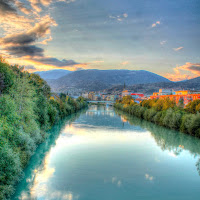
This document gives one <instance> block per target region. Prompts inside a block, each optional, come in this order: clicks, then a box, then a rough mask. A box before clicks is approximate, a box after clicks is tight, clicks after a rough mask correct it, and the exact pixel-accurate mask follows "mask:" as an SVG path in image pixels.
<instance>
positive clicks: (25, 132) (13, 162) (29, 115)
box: [0, 60, 87, 199]
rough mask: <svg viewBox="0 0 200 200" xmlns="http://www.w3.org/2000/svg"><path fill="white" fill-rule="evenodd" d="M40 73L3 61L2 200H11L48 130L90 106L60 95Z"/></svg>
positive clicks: (0, 118) (0, 79) (0, 92)
mask: <svg viewBox="0 0 200 200" xmlns="http://www.w3.org/2000/svg"><path fill="white" fill-rule="evenodd" d="M51 96H52V95H51V89H50V87H49V86H48V84H47V83H46V81H44V80H43V79H41V78H40V76H39V75H37V74H29V73H28V72H26V71H24V70H23V67H20V66H16V65H14V66H11V65H9V64H7V63H5V62H4V61H3V60H1V61H0V158H1V159H0V180H1V181H0V199H9V197H10V195H12V194H13V192H14V188H15V184H16V183H17V182H18V181H19V180H20V178H21V177H22V175H23V169H24V168H25V167H26V165H27V164H28V162H29V159H30V157H31V156H32V155H33V153H34V152H35V150H36V148H37V146H38V144H40V143H42V142H43V141H44V140H45V139H46V138H47V131H48V130H49V129H51V127H52V126H53V125H54V124H56V123H58V122H59V120H61V119H63V118H64V117H66V116H68V115H71V114H72V113H76V112H77V111H78V110H81V109H82V108H85V107H87V101H86V100H85V99H84V98H82V97H79V98H78V99H77V100H74V99H73V98H71V97H69V96H66V95H65V94H60V95H59V96H54V98H52V97H51Z"/></svg>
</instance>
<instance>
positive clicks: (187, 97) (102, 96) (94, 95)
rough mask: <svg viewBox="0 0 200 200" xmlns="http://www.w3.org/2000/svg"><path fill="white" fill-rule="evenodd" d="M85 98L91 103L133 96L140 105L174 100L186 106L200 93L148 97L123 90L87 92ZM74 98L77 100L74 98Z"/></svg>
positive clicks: (163, 91)
mask: <svg viewBox="0 0 200 200" xmlns="http://www.w3.org/2000/svg"><path fill="white" fill-rule="evenodd" d="M81 96H83V97H84V98H86V99H88V100H90V101H116V100H119V99H122V98H123V97H124V96H131V97H132V98H133V99H134V102H136V103H140V102H141V101H143V100H147V99H166V98H169V99H170V100H174V101H175V102H176V103H177V104H178V103H179V102H180V101H181V102H183V104H184V106H186V105H187V104H188V103H189V102H191V101H193V100H196V99H200V91H193V90H174V89H159V91H158V92H155V93H153V94H152V95H147V94H143V93H135V92H133V91H129V90H123V91H122V92H121V93H119V92H118V93H115V94H113V93H104V92H86V93H82V95H81ZM74 98H77V97H76V96H74Z"/></svg>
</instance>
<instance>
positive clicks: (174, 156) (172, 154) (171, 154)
mask: <svg viewBox="0 0 200 200" xmlns="http://www.w3.org/2000/svg"><path fill="white" fill-rule="evenodd" d="M168 155H169V156H171V157H173V158H176V157H177V155H176V154H175V153H174V152H169V153H168Z"/></svg>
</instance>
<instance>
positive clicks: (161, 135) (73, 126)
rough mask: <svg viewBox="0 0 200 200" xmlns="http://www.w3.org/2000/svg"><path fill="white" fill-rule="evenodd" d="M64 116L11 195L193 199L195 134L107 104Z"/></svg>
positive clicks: (199, 144)
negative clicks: (170, 127) (189, 133)
mask: <svg viewBox="0 0 200 200" xmlns="http://www.w3.org/2000/svg"><path fill="white" fill-rule="evenodd" d="M67 119H68V120H66V121H64V122H63V124H62V125H61V126H60V127H57V126H55V127H54V128H55V130H53V133H52V134H51V136H50V140H49V139H47V141H46V142H45V143H44V144H42V145H41V146H40V147H39V148H38V149H37V151H36V153H35V155H34V156H33V157H32V158H31V160H30V162H29V165H28V167H27V169H26V171H25V176H24V178H23V181H21V182H20V183H19V184H18V186H17V190H16V194H15V195H14V196H13V197H12V200H17V199H49V200H50V199H51V200H54V199H73V200H77V199H78V200H85V199H92V200H93V199H95V200H102V199H103V200H106V199H110V198H111V199H115V200H121V199H138V197H140V199H141V200H147V199H155V200H159V199H163V200H169V199H191V198H192V199H198V197H199V194H200V191H199V188H198V185H199V184H200V177H199V174H198V172H199V163H200V161H199V154H200V140H199V139H198V138H195V137H192V136H190V135H187V134H181V133H180V132H178V131H174V130H170V129H167V128H164V127H161V126H157V125H155V124H153V123H150V122H148V121H146V120H142V119H139V118H137V117H134V116H132V115H129V114H127V113H125V112H122V111H120V110H114V109H113V107H112V106H95V105H91V106H90V107H89V108H88V109H87V110H86V112H84V110H83V111H81V113H80V115H79V113H78V114H75V115H71V116H70V117H67ZM54 136H55V137H54ZM48 144H49V145H48ZM169 191H170V192H169Z"/></svg>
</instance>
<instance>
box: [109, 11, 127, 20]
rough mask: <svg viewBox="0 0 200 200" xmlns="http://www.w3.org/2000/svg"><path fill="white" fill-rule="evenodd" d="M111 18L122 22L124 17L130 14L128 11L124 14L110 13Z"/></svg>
mask: <svg viewBox="0 0 200 200" xmlns="http://www.w3.org/2000/svg"><path fill="white" fill-rule="evenodd" d="M109 18H110V19H116V20H117V21H119V22H122V21H123V20H124V19H126V18H128V14H127V13H124V14H122V15H116V16H114V15H109Z"/></svg>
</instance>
